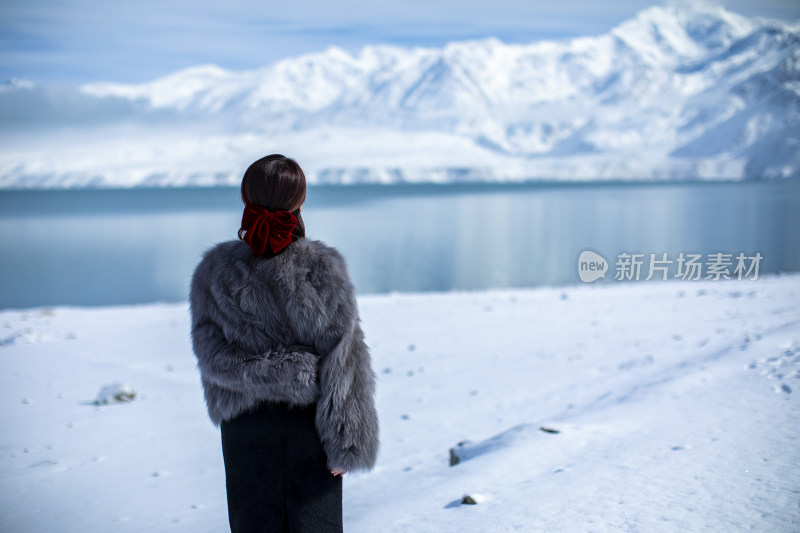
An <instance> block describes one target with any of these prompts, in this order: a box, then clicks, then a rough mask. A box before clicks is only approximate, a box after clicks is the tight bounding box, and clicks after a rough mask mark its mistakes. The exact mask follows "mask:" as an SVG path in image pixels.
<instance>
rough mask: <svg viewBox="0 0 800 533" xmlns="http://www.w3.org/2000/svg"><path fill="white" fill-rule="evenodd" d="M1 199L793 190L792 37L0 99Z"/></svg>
mask: <svg viewBox="0 0 800 533" xmlns="http://www.w3.org/2000/svg"><path fill="white" fill-rule="evenodd" d="M0 116H2V118H3V120H2V126H0V135H2V138H3V139H4V142H3V148H0V185H1V186H5V187H26V186H70V185H122V186H126V185H141V184H147V185H153V184H171V185H179V184H211V183H235V182H236V181H237V180H238V179H239V176H240V173H241V170H242V169H243V167H244V166H246V164H247V163H249V162H250V161H251V160H253V159H255V158H257V157H259V156H260V155H263V154H265V153H268V152H272V151H280V152H282V153H286V154H287V155H291V156H294V157H296V158H297V159H298V160H299V161H300V162H301V164H303V165H304V167H306V168H307V169H308V173H309V177H310V180H311V181H316V182H354V181H381V182H393V181H452V180H497V181H503V180H525V179H586V180H593V179H637V180H647V179H768V178H783V177H800V26H796V25H795V26H793V25H788V24H784V23H780V22H776V21H771V20H765V19H748V18H745V17H742V16H739V15H737V14H734V13H731V12H729V11H726V10H725V9H723V8H721V7H712V6H707V5H702V4H693V5H686V4H684V5H678V6H670V7H652V8H649V9H646V10H644V11H642V12H640V13H639V14H638V15H636V16H635V17H634V18H632V19H631V20H628V21H626V22H624V23H623V24H621V25H619V26H617V27H616V28H613V29H612V30H611V31H610V32H608V33H607V34H604V35H600V36H596V37H584V38H578V39H572V40H568V41H558V42H555V41H542V42H536V43H532V44H528V45H510V44H504V43H502V42H500V41H498V40H496V39H486V40H481V41H468V42H457V43H451V44H448V45H446V46H445V47H443V48H413V49H407V48H398V47H390V46H368V47H365V48H363V49H362V50H361V51H360V52H358V53H357V54H354V55H351V54H349V53H347V52H345V51H343V50H341V49H338V48H330V49H328V50H326V51H324V52H320V53H316V54H310V55H304V56H300V57H296V58H290V59H286V60H283V61H280V62H278V63H275V64H272V65H268V66H265V67H263V68H260V69H257V70H253V71H247V72H232V71H227V70H224V69H222V68H219V67H216V66H213V65H208V66H198V67H194V68H190V69H186V70H182V71H179V72H176V73H174V74H171V75H169V76H166V77H163V78H160V79H157V80H155V81H152V82H149V83H144V84H139V85H123V84H118V83H92V84H88V85H84V86H82V87H79V88H74V87H73V88H71V87H48V86H36V85H32V84H30V83H26V82H12V83H9V84H6V85H5V86H3V87H2V88H0Z"/></svg>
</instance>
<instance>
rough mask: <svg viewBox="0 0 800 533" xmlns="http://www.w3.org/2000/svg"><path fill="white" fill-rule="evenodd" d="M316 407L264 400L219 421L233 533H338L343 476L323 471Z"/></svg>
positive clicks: (340, 529) (340, 518)
mask: <svg viewBox="0 0 800 533" xmlns="http://www.w3.org/2000/svg"><path fill="white" fill-rule="evenodd" d="M315 408H316V406H315V405H309V406H306V407H294V408H291V409H290V408H289V407H288V406H286V405H284V404H274V403H268V402H264V403H261V404H259V405H258V406H256V407H255V408H253V409H252V410H251V411H248V412H245V413H242V414H241V415H239V416H237V417H236V418H234V419H232V420H229V421H227V422H223V423H222V424H221V425H220V427H221V430H222V455H223V457H224V459H225V482H226V488H227V492H228V520H229V522H230V525H231V531H232V532H233V533H256V532H258V533H268V532H269V533H272V532H280V533H283V532H291V533H301V532H302V533H305V532H309V533H311V532H314V533H328V532H331V533H332V532H341V531H342V478H341V477H338V476H334V475H333V474H331V472H330V470H328V467H327V457H326V455H325V451H324V450H323V448H322V443H321V442H320V440H319V434H318V433H317V429H316V427H315V425H314V415H315V411H316V409H315Z"/></svg>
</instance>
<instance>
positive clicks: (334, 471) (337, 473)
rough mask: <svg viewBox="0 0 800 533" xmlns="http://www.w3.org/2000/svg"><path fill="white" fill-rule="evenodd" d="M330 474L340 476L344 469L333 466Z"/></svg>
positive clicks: (343, 473)
mask: <svg viewBox="0 0 800 533" xmlns="http://www.w3.org/2000/svg"><path fill="white" fill-rule="evenodd" d="M331 474H333V475H334V476H339V477H342V476H343V475H345V471H344V470H339V469H338V468H334V469H333V470H331Z"/></svg>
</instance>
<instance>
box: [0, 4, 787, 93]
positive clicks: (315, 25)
mask: <svg viewBox="0 0 800 533" xmlns="http://www.w3.org/2000/svg"><path fill="white" fill-rule="evenodd" d="M654 3H658V2H653V1H641V0H620V1H615V2H598V1H597V0H557V1H550V2H541V3H540V2H531V1H519V0H495V1H488V0H484V1H474V0H459V1H453V0H403V1H400V2H377V1H374V0H372V1H367V0H342V1H339V2H331V1H330V0H297V1H294V2H291V3H290V2H286V1H285V0H284V1H282V2H272V1H261V2H258V1H253V0H226V1H224V2H220V1H219V0H215V1H209V0H191V1H189V0H173V1H169V0H136V1H129V0H110V1H109V0H60V1H59V0H0V81H4V80H7V79H9V78H12V77H17V78H24V79H30V80H33V81H37V82H48V83H70V84H72V83H81V82H86V81H96V80H107V81H120V82H141V81H147V80H150V79H153V78H156V77H158V76H161V75H164V74H168V73H170V72H173V71H175V70H178V69H180V68H185V67H189V66H193V65H199V64H207V63H214V64H217V65H220V66H222V67H225V68H229V69H234V70H242V69H249V68H255V67H258V66H261V65H264V64H267V63H271V62H273V61H276V60H278V59H280V58H283V57H288V56H294V55H298V54H301V53H305V52H312V51H316V50H322V49H324V48H326V47H328V46H330V45H336V46H340V47H342V48H344V49H346V50H350V51H354V50H357V49H358V48H360V47H362V46H364V45H366V44H374V43H388V44H397V45H403V46H413V45H419V46H440V45H442V44H444V43H446V42H449V41H454V40H464V39H472V38H483V37H488V36H494V37H498V38H499V39H501V40H503V41H506V42H531V41H536V40H541V39H563V38H569V37H575V36H580V35H597V34H600V33H604V32H606V31H607V30H608V29H610V28H611V27H613V26H615V25H616V24H618V23H620V22H622V21H623V20H625V19H627V18H629V17H631V16H632V15H634V14H635V13H636V12H637V11H640V10H641V9H644V8H646V7H648V6H650V5H653V4H654ZM717 3H721V4H722V5H724V6H725V7H726V8H728V9H730V10H732V11H736V12H738V13H741V14H743V15H748V16H765V17H770V18H778V19H782V20H791V21H797V20H800V2H798V1H797V0H725V1H722V2H717Z"/></svg>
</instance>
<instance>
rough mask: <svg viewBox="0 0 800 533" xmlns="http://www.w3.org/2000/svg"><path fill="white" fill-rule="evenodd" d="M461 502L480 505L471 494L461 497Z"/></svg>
mask: <svg viewBox="0 0 800 533" xmlns="http://www.w3.org/2000/svg"><path fill="white" fill-rule="evenodd" d="M461 503H462V504H464V505H478V502H476V501H475V499H474V498H473V497H472V496H470V495H469V494H465V495H464V497H463V498H461Z"/></svg>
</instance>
